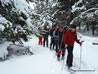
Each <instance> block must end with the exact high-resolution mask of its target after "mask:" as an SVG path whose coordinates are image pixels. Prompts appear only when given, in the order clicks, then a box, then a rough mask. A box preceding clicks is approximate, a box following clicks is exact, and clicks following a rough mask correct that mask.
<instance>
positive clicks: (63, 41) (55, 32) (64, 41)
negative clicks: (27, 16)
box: [38, 24, 82, 68]
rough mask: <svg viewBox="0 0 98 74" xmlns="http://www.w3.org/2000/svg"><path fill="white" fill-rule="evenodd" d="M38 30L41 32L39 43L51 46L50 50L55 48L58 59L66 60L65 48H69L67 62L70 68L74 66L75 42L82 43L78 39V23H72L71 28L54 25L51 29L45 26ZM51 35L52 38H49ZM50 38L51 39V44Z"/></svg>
mask: <svg viewBox="0 0 98 74" xmlns="http://www.w3.org/2000/svg"><path fill="white" fill-rule="evenodd" d="M38 31H39V34H40V35H39V36H38V39H39V42H38V44H39V45H43V46H44V47H45V46H46V47H49V48H50V50H55V52H56V54H57V59H58V60H60V59H62V60H64V56H65V50H66V49H67V52H68V55H67V61H66V64H67V66H68V67H69V68H70V67H72V63H73V48H74V43H75V42H77V43H78V44H80V45H82V42H80V40H78V39H77V33H76V25H74V24H72V25H70V28H68V27H63V26H59V25H54V26H52V28H51V29H48V28H44V29H43V30H42V29H41V28H38ZM49 36H50V37H51V38H49ZM48 39H50V45H49V43H48V41H49V40H48Z"/></svg>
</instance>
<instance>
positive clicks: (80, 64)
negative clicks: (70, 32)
mask: <svg viewBox="0 0 98 74" xmlns="http://www.w3.org/2000/svg"><path fill="white" fill-rule="evenodd" d="M81 42H82V43H83V42H84V41H81ZM81 61H82V45H81V46H80V69H81Z"/></svg>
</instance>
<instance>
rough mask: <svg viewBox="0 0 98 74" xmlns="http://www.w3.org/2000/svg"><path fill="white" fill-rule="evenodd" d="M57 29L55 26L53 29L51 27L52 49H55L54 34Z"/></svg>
mask: <svg viewBox="0 0 98 74" xmlns="http://www.w3.org/2000/svg"><path fill="white" fill-rule="evenodd" d="M54 30H55V26H53V27H52V28H51V29H50V37H51V42H50V50H52V49H54V45H55V43H54V36H53V32H54Z"/></svg>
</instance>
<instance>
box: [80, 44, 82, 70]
mask: <svg viewBox="0 0 98 74" xmlns="http://www.w3.org/2000/svg"><path fill="white" fill-rule="evenodd" d="M81 60H82V45H81V46H80V69H81Z"/></svg>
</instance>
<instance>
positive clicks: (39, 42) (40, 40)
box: [38, 28, 42, 45]
mask: <svg viewBox="0 0 98 74" xmlns="http://www.w3.org/2000/svg"><path fill="white" fill-rule="evenodd" d="M38 31H39V33H40V32H41V31H42V30H41V28H38ZM38 44H39V45H42V36H41V35H39V36H38Z"/></svg>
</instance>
